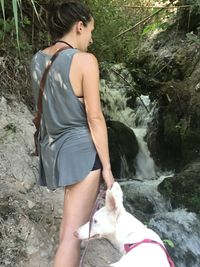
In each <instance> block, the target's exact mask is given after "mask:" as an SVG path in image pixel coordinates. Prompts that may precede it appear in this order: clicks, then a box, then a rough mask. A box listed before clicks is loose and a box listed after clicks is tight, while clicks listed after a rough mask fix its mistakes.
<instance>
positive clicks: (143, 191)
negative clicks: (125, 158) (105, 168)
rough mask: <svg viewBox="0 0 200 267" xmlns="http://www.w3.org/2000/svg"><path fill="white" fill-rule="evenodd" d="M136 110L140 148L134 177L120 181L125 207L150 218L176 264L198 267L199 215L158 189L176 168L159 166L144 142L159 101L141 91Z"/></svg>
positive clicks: (199, 264) (136, 130) (199, 243)
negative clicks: (176, 205)
mask: <svg viewBox="0 0 200 267" xmlns="http://www.w3.org/2000/svg"><path fill="white" fill-rule="evenodd" d="M133 112H134V121H135V122H134V125H133V127H131V128H132V130H133V131H134V133H135V135H136V137H137V140H138V144H139V152H138V155H137V158H136V160H135V168H136V175H135V177H133V178H134V179H133V180H123V181H121V182H120V184H121V186H122V188H123V191H124V194H125V203H126V204H125V205H126V208H128V210H129V211H130V212H131V213H132V214H134V215H136V217H137V214H139V217H140V215H141V217H140V218H139V219H141V218H148V222H144V221H143V223H147V225H148V227H150V228H152V229H153V230H155V231H156V232H157V233H158V234H159V235H160V236H161V238H162V239H163V240H164V241H165V240H166V241H165V243H166V247H167V249H168V251H169V253H170V255H171V257H172V258H173V260H174V263H175V265H176V267H199V266H200V218H199V217H198V215H197V214H195V213H192V212H188V211H187V210H185V209H172V207H171V205H170V202H169V201H167V200H166V199H164V198H163V197H162V195H161V194H160V193H159V192H158V190H157V186H158V184H159V183H161V182H162V181H163V179H165V178H167V177H171V176H173V171H170V172H165V173H163V172H162V171H161V170H159V168H158V167H157V166H156V165H155V163H154V160H153V158H151V155H150V152H149V150H148V146H147V143H146V142H145V136H146V133H147V131H148V123H149V122H150V121H151V120H152V118H153V116H154V114H155V113H156V103H155V102H154V103H151V102H150V100H149V97H148V96H143V95H141V97H140V98H137V100H136V107H135V110H134V111H133ZM118 116H119V115H118ZM123 121H124V123H125V124H126V121H127V122H128V123H127V126H129V127H130V121H129V117H127V118H124V119H123ZM137 199H138V200H139V201H137ZM141 199H142V201H141ZM144 203H145V205H144ZM134 205H136V207H134ZM145 213H147V214H146V215H148V216H146V215H145Z"/></svg>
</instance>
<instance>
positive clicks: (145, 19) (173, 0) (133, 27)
mask: <svg viewBox="0 0 200 267" xmlns="http://www.w3.org/2000/svg"><path fill="white" fill-rule="evenodd" d="M175 1H176V0H172V1H171V2H170V3H169V4H167V5H166V6H165V7H162V8H161V9H159V10H157V11H156V12H154V13H153V14H151V15H150V16H148V17H146V18H144V19H143V20H141V21H139V22H138V23H136V24H135V25H134V26H131V27H130V28H128V29H127V30H125V31H123V32H121V33H119V34H118V35H116V36H114V37H113V39H115V38H118V37H120V36H122V35H124V34H125V33H127V32H129V31H131V30H133V29H135V28H136V27H137V26H138V25H140V24H142V23H144V22H146V21H147V20H149V19H151V18H152V17H154V16H156V15H157V14H159V13H160V12H161V11H163V10H164V9H166V8H167V7H169V6H170V5H172V4H173V3H174V2H175Z"/></svg>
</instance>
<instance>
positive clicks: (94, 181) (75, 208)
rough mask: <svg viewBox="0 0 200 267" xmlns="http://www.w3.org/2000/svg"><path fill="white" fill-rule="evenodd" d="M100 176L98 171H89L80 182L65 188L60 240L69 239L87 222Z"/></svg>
mask: <svg viewBox="0 0 200 267" xmlns="http://www.w3.org/2000/svg"><path fill="white" fill-rule="evenodd" d="M100 176H101V170H100V169H98V170H95V171H91V172H90V173H89V175H88V176H87V177H86V178H85V179H83V180H82V181H81V182H79V183H77V184H74V185H70V186H67V187H66V188H65V195H64V210H63V219H62V224H61V233H60V234H61V236H60V239H61V240H63V239H67V238H68V237H69V238H70V236H71V234H72V233H73V232H74V231H75V230H76V229H77V228H79V227H80V226H81V225H83V224H84V223H86V222H87V221H88V220H89V217H90V213H91V210H92V207H93V205H94V202H95V199H96V197H97V194H98V189H99V184H100ZM70 233H71V234H70Z"/></svg>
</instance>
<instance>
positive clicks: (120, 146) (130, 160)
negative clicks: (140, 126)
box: [107, 121, 139, 178]
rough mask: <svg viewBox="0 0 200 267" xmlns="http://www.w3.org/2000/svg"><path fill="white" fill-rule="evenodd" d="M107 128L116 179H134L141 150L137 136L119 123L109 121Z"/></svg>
mask: <svg viewBox="0 0 200 267" xmlns="http://www.w3.org/2000/svg"><path fill="white" fill-rule="evenodd" d="M107 126H108V136H109V151H110V158H111V166H112V171H113V174H114V176H115V177H116V178H133V176H134V175H135V167H134V160H135V157H136V155H137V153H138V150H139V147H138V142H137V139H136V136H135V134H134V132H133V130H132V129H130V128H129V127H127V126H126V125H124V124H123V123H121V122H119V121H107Z"/></svg>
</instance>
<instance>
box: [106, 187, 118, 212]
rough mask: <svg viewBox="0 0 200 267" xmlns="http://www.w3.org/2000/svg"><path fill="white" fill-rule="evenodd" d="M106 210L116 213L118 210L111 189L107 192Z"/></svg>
mask: <svg viewBox="0 0 200 267" xmlns="http://www.w3.org/2000/svg"><path fill="white" fill-rule="evenodd" d="M106 208H107V210H109V211H114V210H115V209H116V208H117V207H116V201H115V198H114V197H113V194H112V192H111V191H110V190H109V189H108V190H107V191H106Z"/></svg>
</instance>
